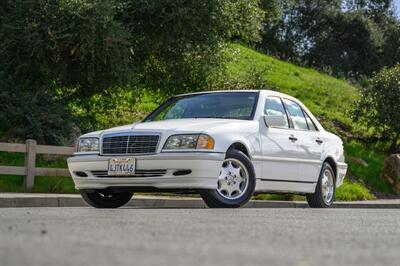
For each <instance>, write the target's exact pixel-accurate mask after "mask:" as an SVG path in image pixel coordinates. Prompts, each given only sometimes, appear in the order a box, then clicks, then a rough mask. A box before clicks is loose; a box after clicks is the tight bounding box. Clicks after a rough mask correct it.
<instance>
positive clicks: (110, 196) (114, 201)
mask: <svg viewBox="0 0 400 266" xmlns="http://www.w3.org/2000/svg"><path fill="white" fill-rule="evenodd" d="M79 192H80V193H81V195H82V198H83V199H84V200H85V201H86V202H87V203H88V204H89V205H90V206H93V207H95V208H108V209H109V208H119V207H121V206H123V205H125V204H126V203H128V202H129V201H130V200H131V198H132V195H133V193H131V192H112V191H110V190H107V189H91V190H89V189H88V190H86V189H82V190H80V191H79Z"/></svg>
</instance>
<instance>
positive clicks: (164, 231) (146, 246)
mask: <svg viewBox="0 0 400 266" xmlns="http://www.w3.org/2000/svg"><path fill="white" fill-rule="evenodd" d="M0 265H1V266H6V265H52V266H54V265H174V266H175V265H241V266H242V265H335V266H336V265H396V266H399V265H400V210H381V209H329V210H313V209H233V210H229V209H133V208H130V209H129V208H125V209H117V210H97V209H93V208H4V209H0Z"/></svg>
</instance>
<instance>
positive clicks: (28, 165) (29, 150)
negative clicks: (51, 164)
mask: <svg viewBox="0 0 400 266" xmlns="http://www.w3.org/2000/svg"><path fill="white" fill-rule="evenodd" d="M25 143H26V154H25V171H26V177H25V182H24V185H25V188H27V189H31V188H32V187H33V185H34V184H35V168H36V140H33V139H27V140H26V142H25Z"/></svg>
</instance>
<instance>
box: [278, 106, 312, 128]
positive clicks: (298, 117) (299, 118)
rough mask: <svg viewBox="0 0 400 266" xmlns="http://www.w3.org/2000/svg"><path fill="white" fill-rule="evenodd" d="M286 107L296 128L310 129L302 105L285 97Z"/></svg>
mask: <svg viewBox="0 0 400 266" xmlns="http://www.w3.org/2000/svg"><path fill="white" fill-rule="evenodd" d="M283 101H284V103H285V105H286V109H287V111H288V113H289V115H290V118H291V119H292V122H293V126H294V129H302V130H308V126H307V121H306V118H305V116H304V113H303V110H302V109H301V107H300V106H299V105H298V104H297V103H295V102H294V101H291V100H288V99H283Z"/></svg>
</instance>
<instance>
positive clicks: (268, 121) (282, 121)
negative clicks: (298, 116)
mask: <svg viewBox="0 0 400 266" xmlns="http://www.w3.org/2000/svg"><path fill="white" fill-rule="evenodd" d="M264 122H265V125H266V126H267V127H283V128H287V127H288V120H287V117H286V116H285V115H264Z"/></svg>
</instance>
